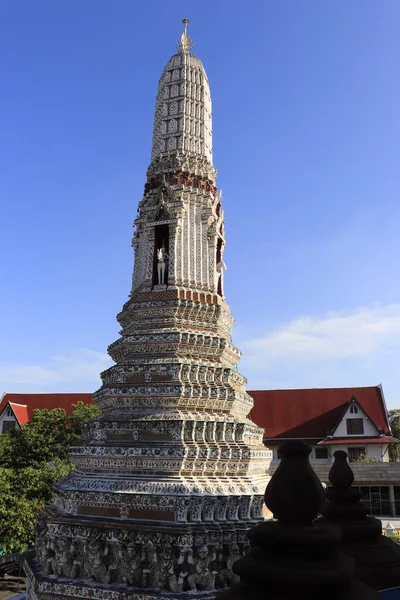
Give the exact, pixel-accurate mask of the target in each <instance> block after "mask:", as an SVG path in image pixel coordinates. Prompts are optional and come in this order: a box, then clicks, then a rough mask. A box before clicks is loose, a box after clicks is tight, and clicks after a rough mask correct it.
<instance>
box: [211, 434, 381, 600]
mask: <svg viewBox="0 0 400 600" xmlns="http://www.w3.org/2000/svg"><path fill="white" fill-rule="evenodd" d="M279 450H280V454H281V456H282V460H281V463H280V465H279V467H278V468H277V470H276V472H275V474H274V475H273V477H272V479H271V481H270V483H269V484H268V486H267V489H266V491H265V503H266V505H267V507H268V508H269V509H270V510H272V512H273V513H274V516H275V518H276V519H278V520H274V521H267V522H265V523H261V524H260V525H258V526H257V527H254V528H253V529H251V530H250V532H249V533H248V538H249V540H250V543H251V551H250V552H249V554H247V555H246V556H244V557H242V558H240V559H239V560H238V561H237V562H236V563H235V564H234V566H233V570H234V572H235V573H237V575H239V576H240V583H239V584H237V585H235V586H234V587H232V588H231V589H229V590H226V591H224V592H222V593H220V594H219V595H218V597H217V598H219V599H220V600H298V599H299V598H304V599H305V600H306V599H308V600H321V599H322V598H323V599H324V600H378V598H379V597H378V594H377V592H376V591H375V590H372V589H370V588H368V587H367V586H366V585H365V584H364V583H359V582H357V581H354V579H353V565H354V560H353V559H352V558H350V557H349V556H347V555H346V554H344V553H343V552H342V551H341V550H340V547H339V546H340V531H339V530H338V529H337V528H336V527H334V526H329V525H325V526H324V527H317V526H316V525H315V522H314V520H315V519H316V517H317V516H318V514H320V513H321V510H322V507H323V504H324V492H323V488H322V486H321V483H320V482H319V480H318V478H317V476H316V475H315V473H314V471H313V470H312V468H311V466H310V463H309V461H308V455H309V453H310V448H309V447H308V446H307V445H306V444H304V443H303V442H297V441H288V442H285V443H284V444H282V446H281V447H280V449H279Z"/></svg>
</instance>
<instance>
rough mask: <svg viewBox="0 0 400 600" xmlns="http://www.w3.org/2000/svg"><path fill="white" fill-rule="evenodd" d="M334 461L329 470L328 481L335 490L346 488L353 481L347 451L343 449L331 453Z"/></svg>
mask: <svg viewBox="0 0 400 600" xmlns="http://www.w3.org/2000/svg"><path fill="white" fill-rule="evenodd" d="M333 456H334V459H335V462H334V463H333V465H332V468H331V470H330V471H329V481H330V482H331V484H332V486H333V488H334V489H336V490H347V489H349V488H350V487H351V485H352V483H353V481H354V475H353V471H352V470H351V468H350V465H349V463H348V462H347V453H346V452H345V451H344V450H336V452H334V454H333Z"/></svg>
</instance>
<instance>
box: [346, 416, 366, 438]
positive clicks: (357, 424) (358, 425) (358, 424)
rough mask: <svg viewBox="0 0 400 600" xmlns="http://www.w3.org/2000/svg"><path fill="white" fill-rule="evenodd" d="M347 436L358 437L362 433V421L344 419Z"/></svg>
mask: <svg viewBox="0 0 400 600" xmlns="http://www.w3.org/2000/svg"><path fill="white" fill-rule="evenodd" d="M346 425H347V434H348V435H357V434H358V435H359V434H360V433H361V434H362V433H364V423H363V420H362V419H346Z"/></svg>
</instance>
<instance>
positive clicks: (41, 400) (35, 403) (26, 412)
mask: <svg viewBox="0 0 400 600" xmlns="http://www.w3.org/2000/svg"><path fill="white" fill-rule="evenodd" d="M79 401H81V402H83V403H84V404H92V403H93V399H92V394H7V393H6V394H3V396H2V398H1V401H0V414H1V413H2V412H3V410H4V408H5V407H6V406H7V404H8V403H10V405H11V408H12V409H13V411H14V414H15V417H16V419H17V421H18V424H19V425H25V423H27V422H28V421H30V420H31V419H32V414H33V411H34V410H35V408H40V409H44V408H47V409H50V408H64V409H65V411H66V413H67V415H70V414H71V404H76V403H77V402H79Z"/></svg>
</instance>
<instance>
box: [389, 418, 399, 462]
mask: <svg viewBox="0 0 400 600" xmlns="http://www.w3.org/2000/svg"><path fill="white" fill-rule="evenodd" d="M388 417H389V425H390V429H391V430H392V435H393V437H395V438H397V439H400V408H392V410H389V411H388ZM389 460H391V461H392V462H397V461H398V460H399V444H390V446H389Z"/></svg>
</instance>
